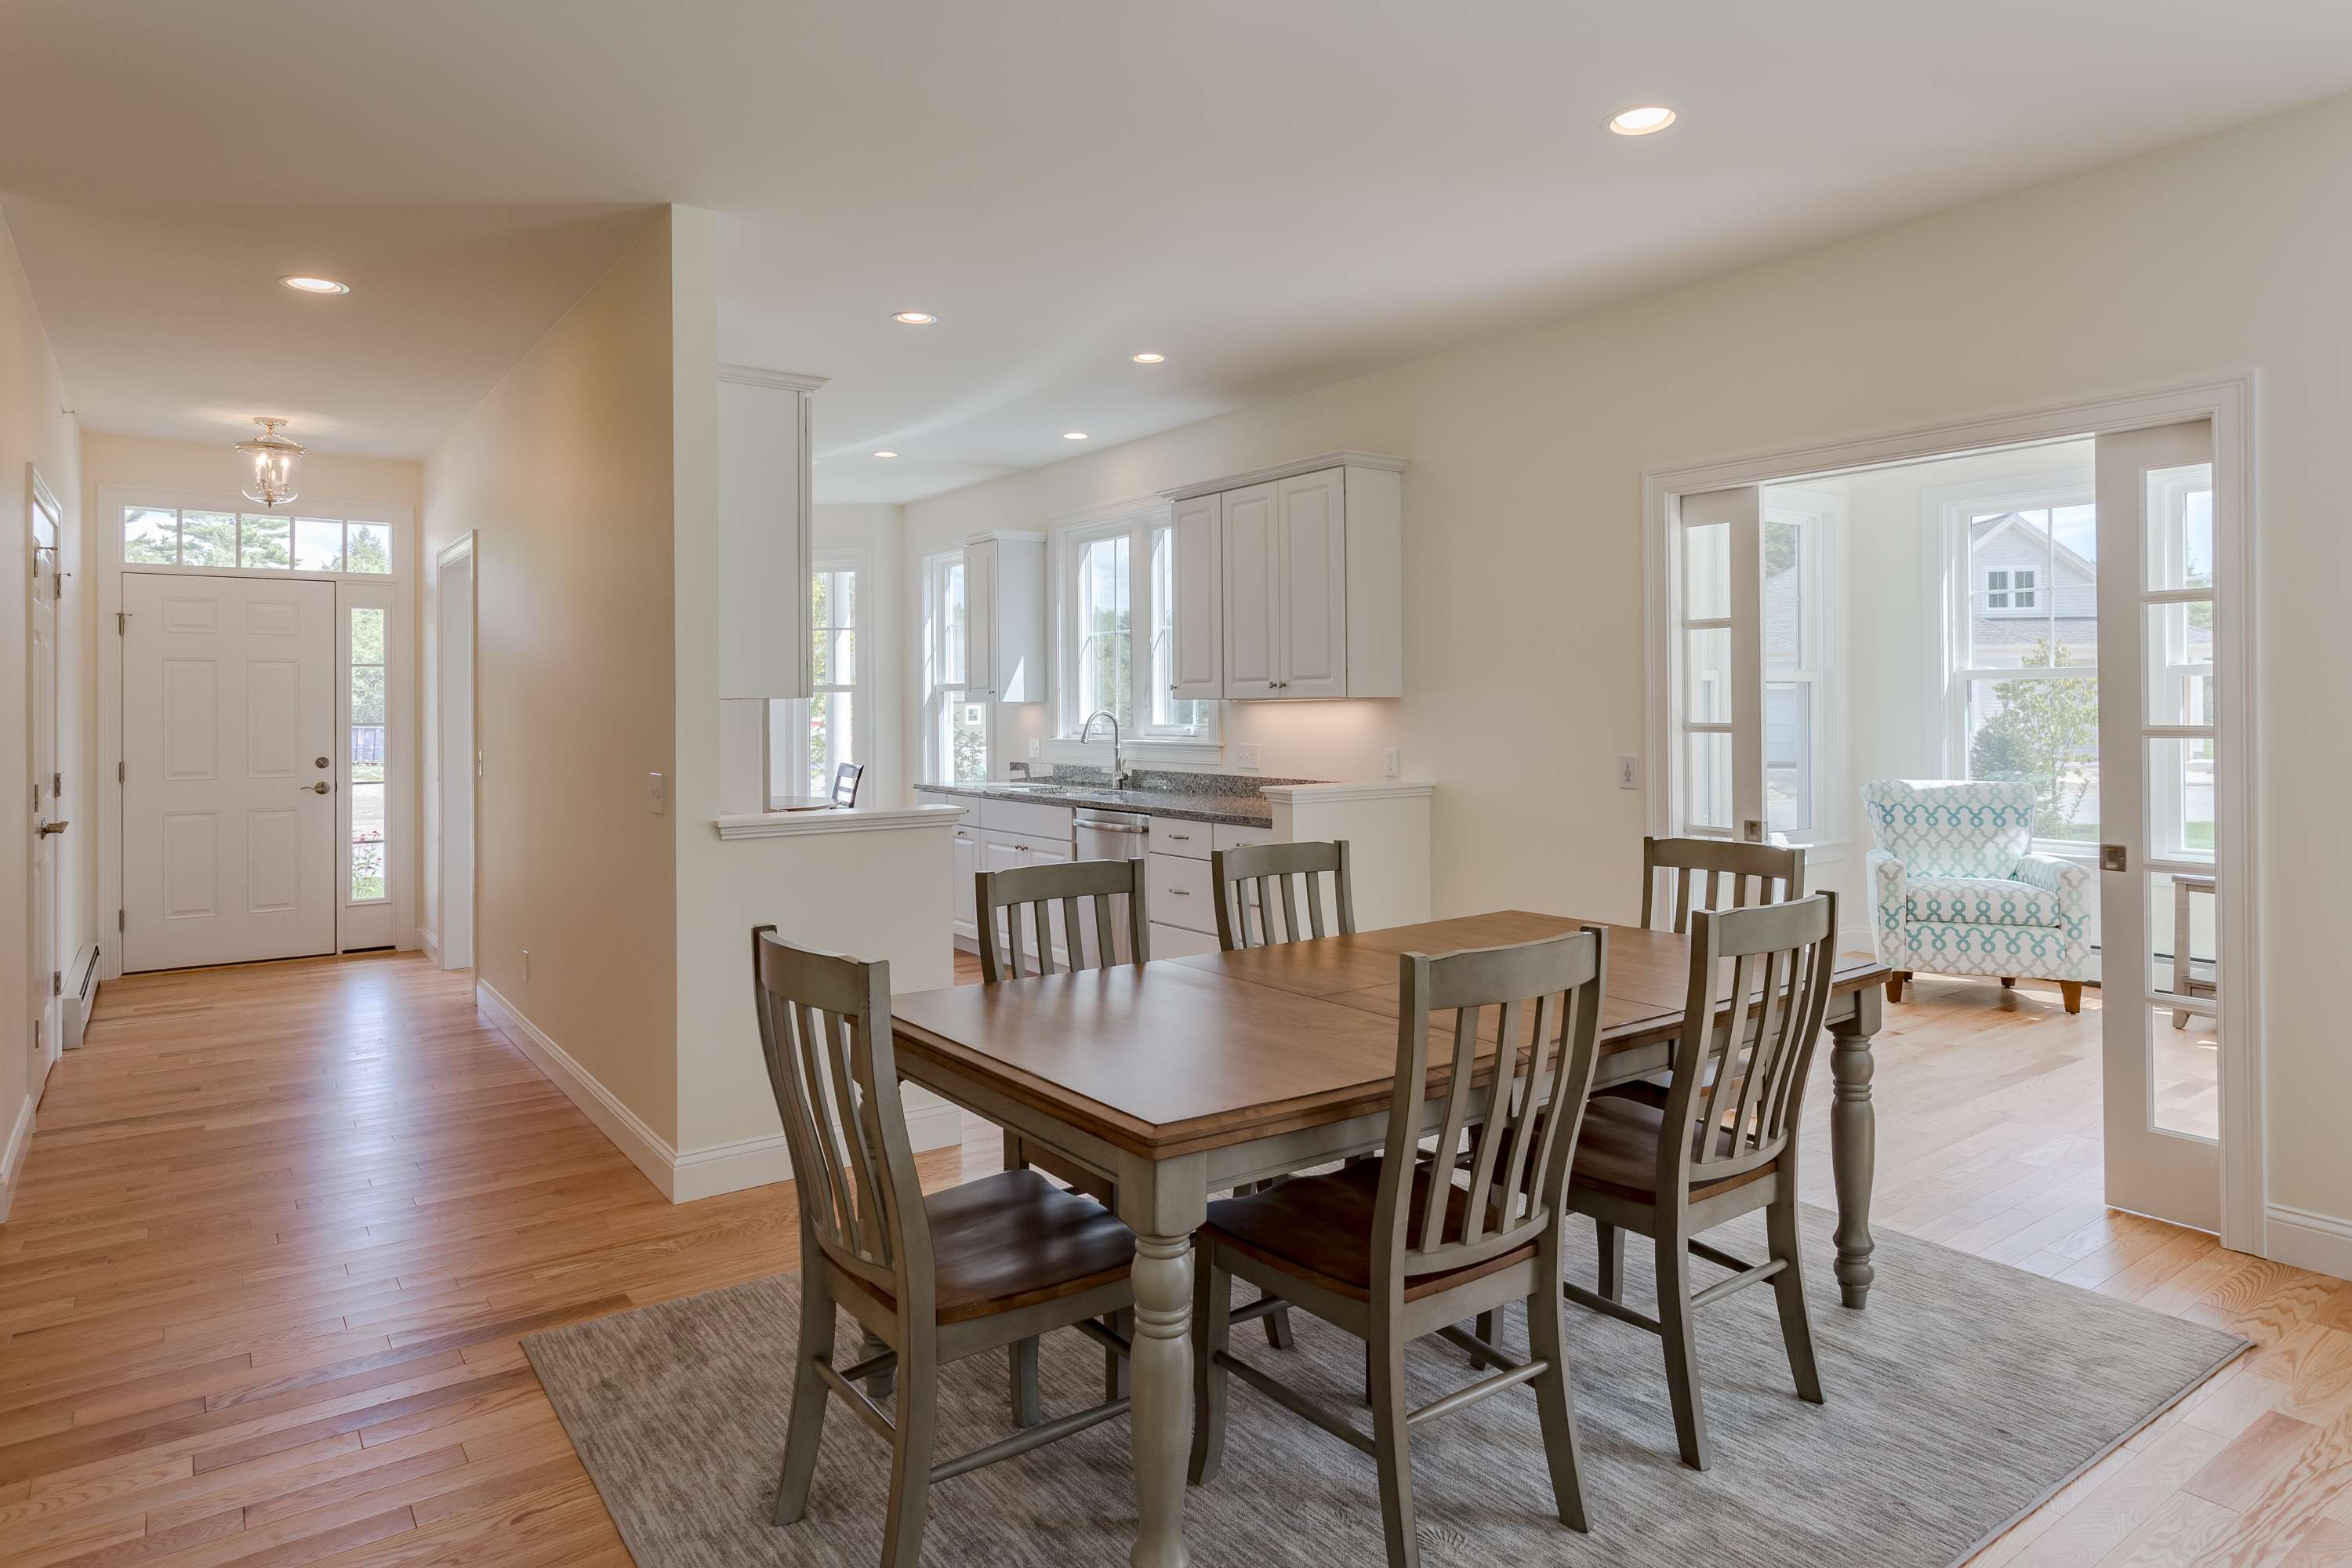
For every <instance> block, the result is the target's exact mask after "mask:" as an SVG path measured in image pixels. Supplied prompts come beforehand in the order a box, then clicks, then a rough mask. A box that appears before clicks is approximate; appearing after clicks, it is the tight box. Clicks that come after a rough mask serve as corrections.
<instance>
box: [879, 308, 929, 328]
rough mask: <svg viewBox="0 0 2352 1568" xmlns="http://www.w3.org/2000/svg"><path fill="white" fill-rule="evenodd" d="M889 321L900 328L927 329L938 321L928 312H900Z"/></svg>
mask: <svg viewBox="0 0 2352 1568" xmlns="http://www.w3.org/2000/svg"><path fill="white" fill-rule="evenodd" d="M890 319H891V320H892V321H896V322H898V324H899V325H900V326H902V327H928V326H929V325H930V324H931V323H932V322H933V321H938V320H939V318H938V317H937V316H934V315H932V314H931V313H930V312H929V310H901V311H899V312H898V314H897V315H895V316H893V317H891V318H890Z"/></svg>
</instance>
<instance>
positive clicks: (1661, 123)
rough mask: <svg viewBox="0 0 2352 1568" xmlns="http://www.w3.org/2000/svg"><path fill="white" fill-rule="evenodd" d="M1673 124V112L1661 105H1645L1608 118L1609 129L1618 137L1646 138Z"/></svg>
mask: <svg viewBox="0 0 2352 1568" xmlns="http://www.w3.org/2000/svg"><path fill="white" fill-rule="evenodd" d="M1674 122H1675V111H1674V110H1671V109H1668V108H1665V107H1664V105H1662V104H1655V103H1653V104H1646V105H1644V106H1643V107H1642V108H1639V109H1628V110H1624V111H1623V112H1622V113H1618V114H1612V115H1611V116H1610V117H1609V129H1610V130H1612V131H1614V132H1617V134H1618V135H1620V136H1647V135H1648V134H1650V132H1653V131H1664V129H1665V128H1666V127H1667V126H1669V125H1672V124H1673V123H1674Z"/></svg>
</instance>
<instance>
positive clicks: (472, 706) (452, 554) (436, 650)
mask: <svg viewBox="0 0 2352 1568" xmlns="http://www.w3.org/2000/svg"><path fill="white" fill-rule="evenodd" d="M459 561H463V562H465V563H467V567H468V569H469V572H470V575H471V578H472V584H473V586H472V588H471V591H470V592H468V593H467V596H466V606H467V626H466V640H467V643H468V644H470V645H471V646H472V649H473V658H472V659H471V660H469V661H468V665H467V668H468V670H469V673H470V674H471V677H472V679H471V680H470V681H469V683H468V684H467V689H466V706H467V710H468V713H469V715H470V717H469V718H468V719H467V724H466V733H467V736H468V737H470V739H471V741H472V744H471V745H469V746H468V747H467V755H465V756H462V757H458V758H457V759H456V760H455V762H454V763H453V762H452V760H451V758H450V757H449V755H448V747H447V746H446V744H444V743H443V742H444V740H445V737H444V735H443V734H442V733H441V730H440V725H441V705H442V704H443V703H445V702H446V701H447V700H449V693H448V692H447V691H446V690H444V689H443V688H442V673H443V672H442V669H441V641H440V639H441V627H442V618H443V617H444V616H446V615H447V614H448V603H447V601H446V598H445V597H444V590H443V587H442V582H443V577H442V574H443V573H444V572H445V571H446V569H447V568H448V567H449V566H451V565H453V564H455V563H457V562H459ZM861 586H862V584H861ZM481 605H482V557H481V554H480V552H479V551H478V549H477V548H476V533H475V531H474V530H472V529H467V531H465V532H464V533H462V534H460V535H458V536H457V538H456V539H454V540H452V541H451V542H449V543H448V544H446V545H445V546H443V547H442V548H441V550H440V551H439V552H437V553H436V554H435V555H434V557H433V636H434V642H433V647H432V648H431V650H430V652H431V655H432V659H433V725H434V736H433V755H434V758H435V761H436V773H435V775H434V779H433V783H432V785H431V788H432V790H433V792H434V801H435V805H436V812H435V817H434V823H435V832H434V836H433V853H434V854H435V856H436V857H437V858H438V860H439V870H440V876H439V880H438V882H437V884H436V886H437V889H438V897H437V898H436V900H435V906H434V911H433V918H434V926H435V930H434V931H433V932H432V933H431V935H432V941H431V942H425V936H426V934H427V933H425V932H423V931H420V932H419V933H418V941H419V942H420V943H421V944H424V945H426V946H427V947H428V948H429V950H430V951H431V952H432V954H433V961H434V963H437V964H439V965H440V966H441V967H442V968H444V969H470V968H472V967H473V963H474V953H473V949H474V945H475V939H476V937H477V935H478V931H477V921H478V917H479V915H480V913H481V902H480V898H479V881H480V876H481V865H482V851H481V826H482V805H481V800H482V797H481V787H480V782H479V777H478V775H477V778H476V781H475V787H474V788H472V789H470V790H468V791H467V792H466V799H467V805H468V811H467V817H468V821H467V834H466V845H467V868H466V901H467V917H466V940H465V942H464V944H463V947H462V949H461V950H459V951H455V952H453V951H452V946H451V943H450V942H449V941H448V940H447V936H448V926H449V922H448V920H447V918H446V912H445V911H446V910H447V909H448V907H449V850H448V844H449V790H448V773H449V769H450V768H451V766H453V765H454V766H457V767H460V768H465V769H468V770H470V769H472V768H473V766H474V756H473V753H474V752H478V750H479V749H480V745H481V728H480V726H481V721H482V708H481V689H482V671H481V665H480V663H479V662H478V661H479V660H480V658H481V655H482V645H481V637H480V631H481V624H482V616H481ZM421 728H422V726H420V729H421ZM420 816H421V814H420ZM420 855H421V846H420ZM420 907H421V906H420Z"/></svg>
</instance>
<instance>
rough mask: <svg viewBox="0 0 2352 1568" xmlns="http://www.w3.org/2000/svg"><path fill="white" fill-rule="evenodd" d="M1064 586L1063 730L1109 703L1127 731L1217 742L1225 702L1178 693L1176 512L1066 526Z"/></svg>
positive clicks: (1060, 574)
mask: <svg viewBox="0 0 2352 1568" xmlns="http://www.w3.org/2000/svg"><path fill="white" fill-rule="evenodd" d="M1055 578H1056V581H1057V582H1058V584H1059V585H1060V594H1059V598H1058V604H1059V606H1060V608H1059V616H1060V621H1059V637H1058V649H1059V661H1060V662H1059V675H1060V679H1058V680H1057V681H1056V682H1055V686H1056V689H1057V691H1058V694H1059V700H1060V704H1061V723H1060V727H1059V728H1060V733H1061V735H1062V736H1063V737H1064V738H1065V739H1075V738H1076V736H1077V734H1078V732H1079V731H1080V730H1081V729H1083V728H1084V727H1085V724H1086V721H1087V715H1088V714H1090V713H1094V712H1097V711H1098V710H1108V711H1110V712H1111V713H1113V714H1116V715H1117V716H1118V726H1119V731H1120V733H1121V735H1122V736H1129V737H1137V738H1141V739H1146V740H1161V741H1199V742H1211V743H1213V742H1215V740H1216V734H1217V705H1216V704H1215V703H1214V702H1211V701H1207V700H1178V699H1176V698H1173V697H1171V696H1170V695H1169V691H1168V688H1169V687H1170V685H1171V683H1172V682H1173V681H1174V679H1175V666H1174V657H1175V649H1174V646H1173V637H1174V628H1175V618H1176V617H1175V535H1174V531H1173V530H1172V529H1171V528H1170V527H1169V525H1168V513H1167V509H1165V508H1164V507H1154V508H1152V509H1151V510H1149V511H1146V512H1143V513H1140V514H1139V515H1136V516H1132V517H1128V518H1122V519H1118V520H1115V521H1108V522H1101V523H1094V524H1089V525H1087V526H1085V527H1080V528H1073V529H1068V530H1066V531H1063V532H1062V533H1060V534H1058V535H1056V537H1055Z"/></svg>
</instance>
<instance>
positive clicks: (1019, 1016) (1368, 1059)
mask: <svg viewBox="0 0 2352 1568" xmlns="http://www.w3.org/2000/svg"><path fill="white" fill-rule="evenodd" d="M1588 923H1591V924H1599V923H1601V922H1598V921H1591V922H1587V921H1578V920H1575V919H1573V918H1570V917H1567V916H1560V915H1539V914H1530V913H1528V912H1526V911H1523V910H1509V911H1507V912H1504V913H1500V914H1491V915H1472V916H1466V917H1464V918H1462V919H1459V920H1450V921H1431V922H1429V923H1427V924H1424V925H1412V926H1394V927H1391V928H1390V929H1388V930H1385V931H1365V932H1362V933H1360V934H1359V935H1356V936H1338V937H1327V938H1324V939H1322V940H1321V941H1316V942H1290V943H1286V944H1284V945H1280V946H1275V947H1264V948H1254V949H1251V950H1250V951H1248V952H1214V953H1204V954H1201V955H1199V956H1197V957H1192V958H1180V959H1173V960H1169V961H1165V962H1158V963H1147V964H1139V965H1138V964H1125V965H1117V966H1114V967H1112V968H1108V969H1090V970H1082V971H1079V972H1078V973H1060V974H1053V975H1047V976H1044V977H1042V978H1041V977H1035V976H1033V977H1031V978H1029V979H1025V980H1014V981H1006V982H1003V983H1001V984H995V985H958V986H950V987H948V988H946V989H943V990H939V991H920V992H912V993H909V994H906V995H903V996H899V997H898V998H897V999H896V1000H895V1001H894V1002H893V1003H892V1005H891V1011H892V1015H893V1019H892V1021H893V1023H894V1025H895V1026H896V1027H895V1030H894V1033H895V1035H896V1037H897V1039H898V1053H899V1056H900V1058H901V1059H902V1061H903V1060H904V1059H906V1058H915V1059H917V1060H929V1061H933V1062H936V1063H938V1064H939V1065H940V1067H942V1068H947V1069H949V1070H950V1071H954V1072H958V1073H961V1074H965V1075H967V1076H970V1077H972V1078H974V1079H979V1080H981V1081H983V1082H986V1083H988V1084H989V1085H991V1086H992V1087H993V1088H995V1089H998V1090H1000V1091H1001V1092H1003V1093H1006V1094H1009V1095H1011V1096H1013V1098H1014V1099H1016V1100H1022V1101H1024V1102H1026V1103H1029V1104H1032V1105H1034V1106H1037V1107H1039V1108H1040V1109H1043V1110H1049V1111H1051V1112H1052V1113H1053V1114H1054V1115H1055V1117H1056V1118H1058V1119H1061V1120H1064V1121H1068V1122H1069V1123H1070V1124H1072V1125H1075V1126H1077V1127H1080V1128H1082V1129H1084V1130H1085V1131H1088V1132H1090V1133H1092V1134H1094V1135H1095V1136H1097V1137H1098V1138H1101V1139H1103V1140H1104V1141H1105V1142H1109V1143H1111V1144H1114V1145H1116V1146H1118V1147H1120V1148H1124V1149H1128V1150H1129V1151H1131V1152H1137V1153H1142V1154H1147V1155H1149V1156H1150V1157H1152V1158H1155V1159H1160V1158H1166V1157H1168V1156H1170V1155H1173V1154H1179V1153H1185V1152H1191V1151H1193V1150H1197V1149H1209V1148H1215V1147H1218V1146H1220V1145H1223V1144H1228V1143H1238V1142H1247V1141H1249V1140H1251V1139H1255V1138H1261V1137H1265V1136H1269V1135H1271V1134H1273V1133H1276V1132H1280V1131H1288V1130H1290V1129H1293V1128H1297V1127H1304V1126H1312V1125H1315V1124H1318V1123H1320V1122H1327V1121H1339V1120H1343V1119H1345V1118H1347V1117H1350V1116H1356V1115H1360V1114H1363V1113H1364V1112H1366V1111H1370V1110H1378V1109H1380V1108H1381V1107H1382V1106H1384V1105H1385V1104H1386V1103H1387V1097H1388V1094H1389V1089H1390V1085H1391V1081H1392V1080H1393V1079H1394V1076H1395V1072H1396V1051H1397V1047H1396V1017H1397V996H1398V990H1399V985H1400V977H1399V973H1398V955H1399V954H1400V953H1406V952H1427V953H1433V954H1434V953H1442V952H1456V951H1459V950H1461V949H1464V948H1477V947H1495V946H1499V945H1502V944H1504V943H1508V942H1532V941H1535V940H1537V939H1538V938H1541V937H1547V936H1557V935H1559V934H1560V933H1561V932H1563V931H1575V930H1577V929H1578V928H1579V927H1580V925H1584V924H1588ZM1689 953H1690V946H1689V942H1688V940H1687V939H1686V938H1684V937H1680V936H1676V935H1675V934H1674V933H1672V932H1671V931H1643V930H1641V929H1639V928H1637V927H1632V926H1611V927H1610V928H1609V976H1608V992H1607V998H1606V1002H1605V1004H1604V1010H1603V1016H1602V1019H1601V1024H1602V1033H1601V1048H1602V1050H1603V1051H1604V1052H1617V1051H1624V1050H1629V1049H1633V1048H1634V1047H1641V1046H1646V1045H1654V1044H1655V1043H1657V1042H1658V1041H1660V1040H1663V1039H1665V1038H1667V1037H1671V1036H1673V1035H1674V1034H1675V1033H1676V1032H1678V1031H1679V1030H1680V1029H1681V1027H1682V1015H1683V1003H1684V995H1685V988H1686V986H1687V984H1688V974H1689V963H1690V958H1689ZM1885 976H1886V969H1885V966H1884V965H1883V964H1881V963H1878V961H1877V960H1876V959H1874V958H1870V957H1865V956H1860V955H1848V956H1846V957H1843V958H1842V959H1841V960H1840V961H1839V963H1838V967H1837V973H1836V982H1835V986H1834V989H1835V992H1836V994H1839V995H1842V996H1843V995H1848V994H1853V993H1854V992H1856V991H1859V990H1861V989H1863V988H1864V987H1865V986H1868V985H1873V984H1877V983H1879V982H1880V981H1883V980H1884V979H1885ZM1727 989H1728V987H1727V986H1726V990H1727ZM1492 1016H1493V1015H1492V1013H1491V1011H1490V1013H1489V1015H1488V1022H1487V1037H1488V1038H1492V1031H1493V1025H1492V1022H1491V1019H1492ZM1450 1049H1451V1047H1450V1046H1449V1047H1447V1053H1448V1054H1450ZM1439 1087H1441V1085H1440V1084H1439V1082H1438V1081H1437V1075H1435V1074H1433V1079H1432V1089H1433V1090H1434V1089H1437V1088H1439Z"/></svg>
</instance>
